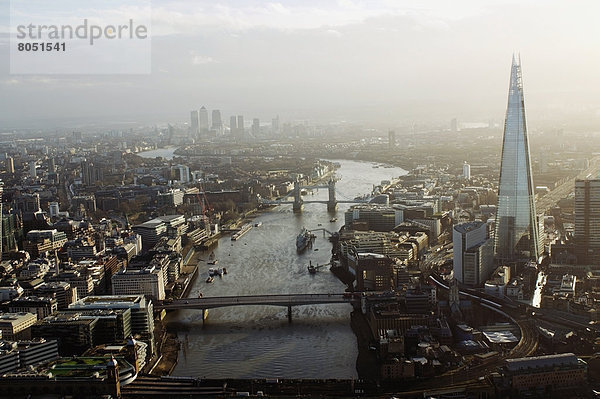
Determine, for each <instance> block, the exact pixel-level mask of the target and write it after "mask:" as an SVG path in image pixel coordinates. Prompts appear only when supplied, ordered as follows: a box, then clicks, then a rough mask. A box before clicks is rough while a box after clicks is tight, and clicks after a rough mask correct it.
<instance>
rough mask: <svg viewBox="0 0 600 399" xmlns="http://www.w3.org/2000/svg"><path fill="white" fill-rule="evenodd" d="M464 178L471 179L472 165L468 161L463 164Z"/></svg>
mask: <svg viewBox="0 0 600 399" xmlns="http://www.w3.org/2000/svg"><path fill="white" fill-rule="evenodd" d="M463 179H465V180H470V179H471V165H469V164H468V163H467V162H466V161H465V163H464V164H463Z"/></svg>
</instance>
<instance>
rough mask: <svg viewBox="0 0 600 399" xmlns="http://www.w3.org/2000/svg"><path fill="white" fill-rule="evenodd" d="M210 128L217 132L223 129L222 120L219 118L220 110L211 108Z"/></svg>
mask: <svg viewBox="0 0 600 399" xmlns="http://www.w3.org/2000/svg"><path fill="white" fill-rule="evenodd" d="M212 130H216V131H217V134H220V133H221V132H222V131H223V121H222V120H221V111H219V110H218V109H213V111H212Z"/></svg>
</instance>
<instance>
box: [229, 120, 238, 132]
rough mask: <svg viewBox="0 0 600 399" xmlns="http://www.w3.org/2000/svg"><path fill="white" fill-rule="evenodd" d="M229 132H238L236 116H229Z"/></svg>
mask: <svg viewBox="0 0 600 399" xmlns="http://www.w3.org/2000/svg"><path fill="white" fill-rule="evenodd" d="M229 134H231V135H232V136H235V135H236V134H237V119H236V117H235V116H232V117H230V118H229Z"/></svg>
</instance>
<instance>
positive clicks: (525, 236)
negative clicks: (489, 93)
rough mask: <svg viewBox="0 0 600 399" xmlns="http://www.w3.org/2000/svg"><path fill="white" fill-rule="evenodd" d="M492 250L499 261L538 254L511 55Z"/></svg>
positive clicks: (518, 84)
mask: <svg viewBox="0 0 600 399" xmlns="http://www.w3.org/2000/svg"><path fill="white" fill-rule="evenodd" d="M494 253H495V255H496V259H497V260H499V261H500V262H511V261H517V260H525V259H536V258H537V257H538V256H539V255H540V249H539V245H538V227H537V223H536V213H535V198H534V190H533V178H532V174H531V162H530V160H529V141H528V138H527V123H526V120H525V101H524V98H523V83H522V79H521V64H520V62H517V61H516V60H515V58H514V56H513V62H512V68H511V73H510V87H509V91H508V106H507V109H506V119H505V121H504V141H503V144H502V165H501V167H500V184H499V189H498V210H497V213H496V236H495V242H494Z"/></svg>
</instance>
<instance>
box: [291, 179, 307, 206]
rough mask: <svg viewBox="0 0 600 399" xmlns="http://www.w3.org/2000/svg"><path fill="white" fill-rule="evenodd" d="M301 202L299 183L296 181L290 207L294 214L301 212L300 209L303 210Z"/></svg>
mask: <svg viewBox="0 0 600 399" xmlns="http://www.w3.org/2000/svg"><path fill="white" fill-rule="evenodd" d="M303 202H304V201H302V195H301V192H300V182H299V181H298V180H296V181H295V182H294V205H293V206H292V209H293V211H294V213H299V212H302V209H303V208H304V203H303Z"/></svg>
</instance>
